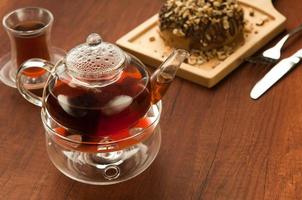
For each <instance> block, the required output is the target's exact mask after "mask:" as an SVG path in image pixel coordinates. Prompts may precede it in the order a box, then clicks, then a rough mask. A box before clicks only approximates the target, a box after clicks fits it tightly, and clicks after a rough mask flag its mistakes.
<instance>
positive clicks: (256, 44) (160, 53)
mask: <svg viewBox="0 0 302 200" xmlns="http://www.w3.org/2000/svg"><path fill="white" fill-rule="evenodd" d="M238 2H239V4H240V5H241V6H242V8H243V10H244V17H245V20H246V21H247V24H246V25H245V26H246V31H245V33H244V37H245V42H244V44H243V45H242V46H240V47H238V49H236V51H235V52H234V53H232V54H231V55H230V56H229V57H228V58H226V59H225V60H223V61H218V60H217V59H212V60H210V61H209V62H205V63H203V64H200V65H194V66H193V65H189V64H186V63H183V64H182V65H181V67H180V69H179V70H178V73H177V75H178V76H179V77H182V78H184V79H187V80H189V81H193V82H195V83H197V84H200V85H203V86H206V87H213V86H214V85H215V84H217V83H218V82H219V81H220V80H222V79H223V78H224V77H225V76H226V75H228V74H229V73H230V72H232V71H233V70H234V69H235V68H237V67H238V66H239V65H240V64H241V63H242V62H244V59H245V58H247V57H249V56H251V55H252V54H254V53H255V52H256V51H257V50H258V49H260V48H261V47H262V46H264V45H265V44H266V43H267V42H269V41H270V40H271V39H272V38H274V37H275V36H276V35H277V34H278V33H280V32H281V31H282V30H283V29H284V24H285V21H286V18H285V17H284V16H283V15H281V14H280V13H279V12H278V11H277V10H276V9H275V8H274V6H273V4H272V2H271V0H238ZM251 13H254V16H251V15H252V14H251ZM263 20H264V23H263V25H259V24H261V21H263ZM158 31H159V29H158V15H157V14H156V15H154V16H153V17H151V18H150V19H148V20H147V21H145V22H144V23H142V24H141V25H139V26H137V27H136V28H134V29H133V30H132V31H130V32H129V33H127V34H126V35H124V36H122V37H121V38H120V39H118V40H117V41H116V43H117V45H119V46H120V47H122V48H123V49H125V50H126V51H129V52H130V53H132V54H134V55H135V56H137V57H138V58H139V59H141V60H142V61H143V62H145V63H146V64H148V65H150V66H153V67H158V66H159V65H160V63H161V62H163V61H164V59H165V58H166V56H167V55H168V54H169V53H171V51H172V49H171V48H168V47H167V46H166V45H165V43H164V41H163V40H162V38H161V37H160V36H159V33H158Z"/></svg>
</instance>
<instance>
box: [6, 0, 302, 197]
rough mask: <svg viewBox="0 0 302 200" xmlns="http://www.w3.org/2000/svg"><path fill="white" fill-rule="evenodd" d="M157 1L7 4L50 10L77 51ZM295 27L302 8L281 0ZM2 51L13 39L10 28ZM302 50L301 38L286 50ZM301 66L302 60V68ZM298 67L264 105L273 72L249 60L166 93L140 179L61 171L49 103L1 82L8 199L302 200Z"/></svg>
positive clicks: (118, 31)
mask: <svg viewBox="0 0 302 200" xmlns="http://www.w3.org/2000/svg"><path fill="white" fill-rule="evenodd" d="M160 4H161V1H159V0H157V1H155V0H153V1H150V0H140V1H137V0H99V1H96V0H95V1H93V0H87V1H84V0H73V1H68V0H60V1H51V0H48V1H39V0H23V1H19V0H2V1H1V3H0V16H1V17H2V16H4V14H5V13H7V12H9V11H11V10H13V9H15V8H19V7H24V6H41V7H45V8H47V9H49V10H51V11H52V12H53V14H54V16H55V24H54V28H53V32H52V41H53V44H54V45H56V46H59V47H62V48H64V49H70V48H71V47H73V46H75V45H76V44H78V43H81V42H83V41H84V40H85V38H86V36H87V35H88V34H89V33H91V32H98V33H100V34H101V35H102V36H103V38H105V39H106V40H108V41H111V42H114V41H115V40H116V39H117V38H119V37H120V36H122V35H123V34H125V33H126V32H128V31H129V30H131V29H132V28H134V27H135V26H137V25H138V24H140V23H141V22H143V21H144V20H146V19H147V18H149V17H150V16H152V15H153V14H154V13H156V12H157V11H158V9H159V8H160ZM276 7H277V8H278V10H279V11H280V12H281V13H283V14H284V15H285V16H287V17H288V21H287V24H286V26H287V28H293V27H295V26H297V25H298V24H299V23H301V19H302V12H301V11H302V4H301V3H298V1H294V0H289V1H287V0H278V1H277V2H276ZM0 36H1V40H0V47H1V48H0V55H3V54H5V53H7V52H8V51H9V41H8V37H7V35H6V33H5V32H4V30H3V28H1V29H0ZM301 47H302V39H300V40H295V42H294V43H292V44H291V45H290V46H289V47H288V48H287V49H286V51H285V53H284V55H285V56H287V55H290V54H291V53H293V52H294V51H295V50H297V49H298V48H301ZM300 67H301V66H300ZM300 67H297V69H296V70H294V71H292V72H291V73H290V74H289V75H288V76H287V77H286V78H285V79H283V80H282V81H281V82H280V83H279V84H277V85H276V86H275V87H274V88H273V89H272V90H270V91H269V92H268V93H267V94H266V95H265V96H263V97H262V98H261V99H260V100H258V101H253V100H251V99H250V98H249V92H250V89H251V87H252V86H253V85H254V84H255V83H256V81H257V80H259V79H260V78H261V77H262V76H263V75H264V74H265V73H266V72H267V71H268V70H269V67H266V66H262V65H252V64H247V63H245V64H243V65H241V67H239V68H238V69H237V70H236V71H234V72H233V73H232V74H231V75H230V76H228V77H227V78H226V79H225V80H224V81H222V82H221V83H220V84H218V85H217V86H216V87H214V88H212V89H206V88H203V87H201V86H198V85H195V84H193V83H190V82H188V81H185V80H182V79H179V78H177V79H176V80H175V82H174V83H173V85H172V86H171V88H170V90H169V91H168V93H167V95H166V96H165V97H164V99H163V104H164V108H163V115H162V118H161V128H162V147H161V150H160V153H159V155H158V157H157V159H156V160H155V161H154V163H153V164H152V165H151V166H150V167H149V168H148V169H147V170H146V171H145V172H144V173H143V174H141V175H140V176H138V177H136V178H134V179H132V180H130V181H127V182H124V183H121V184H117V185H112V186H90V185H85V184H82V183H78V182H75V181H73V180H71V179H69V178H67V177H65V176H64V175H63V174H61V173H60V172H59V171H58V170H57V169H56V168H55V167H54V166H53V165H52V164H51V162H50V161H49V159H48V157H47V156H46V151H45V144H44V134H43V132H44V131H43V127H42V123H41V119H40V108H38V107H35V106H33V105H31V104H29V103H27V102H26V101H25V100H24V99H23V98H22V97H21V96H20V95H19V94H18V92H17V90H15V89H12V88H8V87H6V86H4V85H3V84H1V85H0V92H1V95H0V102H1V103H0V199H4V200H11V199H39V200H40V199H43V200H44V199H56V200H60V199H81V200H83V199H106V200H109V199H123V200H124V199H129V200H133V199H147V200H148V199H152V200H153V199H154V200H158V199H173V200H174V199H228V200H229V199H231V200H232V199H240V200H241V199H257V200H258V199H302V193H301V189H302V101H301V99H302V87H301V85H302V70H301V68H300Z"/></svg>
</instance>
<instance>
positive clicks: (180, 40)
mask: <svg viewBox="0 0 302 200" xmlns="http://www.w3.org/2000/svg"><path fill="white" fill-rule="evenodd" d="M243 27H244V21H243V10H242V8H241V7H240V6H239V5H238V3H237V1H236V0H167V1H166V2H165V4H164V5H163V6H162V8H161V10H160V13H159V28H160V35H161V37H162V38H163V39H164V41H165V42H166V43H167V44H168V45H169V46H172V47H175V48H184V49H187V50H192V49H197V50H200V51H210V54H213V55H208V57H211V56H212V57H215V56H216V57H218V58H219V55H222V54H225V55H226V56H227V55H229V54H230V52H231V51H233V49H234V48H235V46H237V44H238V43H239V42H240V41H242V40H243ZM208 54H209V53H208Z"/></svg>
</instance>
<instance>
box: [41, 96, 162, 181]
mask: <svg viewBox="0 0 302 200" xmlns="http://www.w3.org/2000/svg"><path fill="white" fill-rule="evenodd" d="M160 114H161V101H160V102H158V103H157V104H155V105H153V106H152V107H150V109H149V111H148V112H147V114H146V115H145V116H144V117H143V118H142V119H141V120H144V121H147V122H148V125H147V126H146V127H141V124H139V123H138V124H136V125H134V126H133V127H132V128H131V129H129V130H127V134H126V133H123V136H121V137H119V136H117V135H115V136H113V137H110V136H108V137H103V138H100V140H99V142H85V141H83V138H82V135H75V134H67V132H68V130H66V129H64V128H62V126H60V124H58V123H57V122H55V121H54V120H53V119H52V118H51V116H49V115H48V113H47V110H45V109H43V110H42V121H43V124H44V127H45V130H46V132H45V135H46V148H47V153H48V155H49V158H50V160H51V161H52V163H53V164H54V165H55V166H56V168H57V169H58V170H60V171H61V172H62V173H63V174H65V175H66V176H68V177H70V178H72V179H74V180H76V181H79V182H83V183H88V184H93V185H109V184H114V183H119V182H122V181H126V180H128V179H130V178H133V177H135V176H137V175H138V174H140V173H142V172H143V171H144V170H145V169H146V168H148V166H149V165H150V164H151V163H152V162H153V161H154V159H155V157H156V156H157V153H158V151H159V149H160V144H161V131H160V127H159V124H158V123H159V119H160ZM125 134H126V135H127V136H125Z"/></svg>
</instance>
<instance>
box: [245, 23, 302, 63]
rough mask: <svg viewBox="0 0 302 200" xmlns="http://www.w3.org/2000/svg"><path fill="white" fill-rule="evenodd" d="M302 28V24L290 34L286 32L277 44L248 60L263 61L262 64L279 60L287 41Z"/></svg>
mask: <svg viewBox="0 0 302 200" xmlns="http://www.w3.org/2000/svg"><path fill="white" fill-rule="evenodd" d="M301 30H302V24H301V25H299V26H298V27H296V28H294V29H293V30H291V31H290V32H289V33H288V34H286V35H285V36H284V37H283V38H282V39H281V40H280V41H279V42H278V43H277V44H276V45H275V46H273V47H271V48H269V49H267V50H265V51H264V52H262V54H261V55H258V56H252V57H250V58H247V61H248V62H251V63H262V64H270V63H275V62H277V61H278V60H279V59H280V57H281V50H282V48H283V47H284V45H285V43H286V42H287V41H288V39H289V38H290V37H291V36H293V35H295V34H296V33H298V32H300V31H301Z"/></svg>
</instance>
